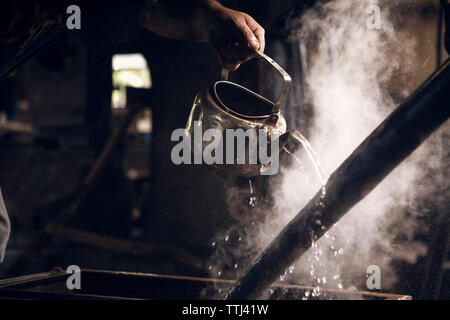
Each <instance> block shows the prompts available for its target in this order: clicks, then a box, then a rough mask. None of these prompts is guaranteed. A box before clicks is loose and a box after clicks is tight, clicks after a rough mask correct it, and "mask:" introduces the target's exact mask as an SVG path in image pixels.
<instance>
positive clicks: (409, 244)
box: [211, 0, 443, 295]
mask: <svg viewBox="0 0 450 320" xmlns="http://www.w3.org/2000/svg"><path fill="white" fill-rule="evenodd" d="M399 2H400V1H399ZM373 4H377V1H373V0H337V1H336V0H335V1H331V2H328V3H326V4H321V5H317V6H315V7H314V8H312V9H310V10H309V11H308V12H306V13H305V14H304V15H303V16H302V17H301V19H300V20H299V21H295V22H296V23H297V26H298V28H297V29H295V28H294V30H295V32H293V35H292V37H294V38H298V39H300V40H301V41H303V42H306V43H307V46H308V57H303V58H304V59H306V60H307V63H306V64H307V70H306V71H305V74H304V75H303V76H304V81H305V84H306V88H305V89H306V92H307V100H308V102H309V104H310V105H312V106H313V119H312V122H311V123H312V128H311V129H310V130H309V132H311V134H310V136H309V137H307V138H308V139H309V141H310V142H311V145H312V146H313V148H314V150H315V152H316V154H317V155H318V158H319V160H320V162H321V166H322V168H323V169H324V171H325V172H326V173H327V174H331V173H332V172H333V171H334V170H335V169H336V168H337V167H338V166H339V165H340V164H341V163H342V162H343V160H345V159H346V158H347V157H348V156H349V155H350V154H351V153H352V151H353V150H354V149H355V148H356V147H357V146H358V145H359V144H360V143H361V142H362V141H363V140H364V139H365V138H366V137H367V136H368V135H369V134H370V133H371V132H372V131H373V130H374V129H375V128H376V127H377V126H378V125H379V124H380V123H381V122H382V120H383V119H384V118H385V117H386V116H387V115H389V113H390V112H391V111H392V110H394V109H395V107H396V106H397V105H398V101H399V100H400V101H402V100H403V99H404V98H405V97H406V96H407V95H409V94H410V93H411V92H410V90H409V89H407V86H405V87H404V88H402V87H401V85H402V84H401V83H403V82H401V81H400V80H405V79H408V77H409V76H412V75H413V74H414V69H415V68H416V65H417V64H418V61H417V59H418V57H417V53H416V52H417V46H418V45H420V44H418V43H417V41H416V39H415V38H413V37H411V35H410V34H408V33H407V32H404V31H399V30H396V29H395V24H394V21H391V18H390V17H391V16H394V15H392V14H391V10H393V5H392V4H391V2H385V1H383V2H381V1H379V3H378V4H379V7H380V8H381V12H382V20H381V28H382V29H381V30H371V29H369V28H368V27H367V20H368V19H369V18H370V16H371V13H369V12H368V11H367V9H368V8H369V7H370V6H371V5H373ZM393 79H394V81H393ZM395 81H398V86H397V87H393V84H394V85H395V84H396V82H395ZM394 95H395V97H396V99H397V101H394V99H393V98H392V96H394ZM299 129H300V131H302V130H301V128H299ZM441 147H442V141H441V140H439V136H438V134H434V135H433V136H432V137H431V138H430V139H429V140H428V141H427V142H426V143H424V145H422V146H421V147H420V148H419V149H418V150H416V151H415V152H414V153H413V154H412V155H411V156H410V157H409V158H408V159H407V160H406V161H405V162H404V163H402V164H401V165H400V166H399V167H398V168H397V169H396V170H395V171H394V172H392V173H391V174H390V175H389V176H388V177H387V178H386V179H385V180H384V181H383V182H382V183H381V184H380V185H379V186H378V187H377V188H376V189H375V190H374V191H373V192H371V193H370V194H369V195H368V196H367V197H366V198H365V199H364V200H362V201H361V202H360V203H359V204H357V205H356V206H355V207H354V208H353V209H352V210H351V211H350V212H349V213H347V214H346V215H345V216H344V218H342V219H341V221H340V222H339V223H338V224H337V225H336V226H334V227H333V228H332V229H331V230H330V231H329V232H327V233H326V235H325V236H324V237H322V238H321V239H320V240H319V241H318V242H317V243H315V244H314V245H313V248H312V249H311V250H309V251H308V252H307V253H306V254H305V255H304V256H302V257H301V258H300V259H299V260H298V261H297V262H296V264H295V266H293V267H292V268H290V269H288V270H287V271H286V274H285V275H284V276H281V278H280V280H282V281H284V280H287V279H289V280H291V281H293V282H296V283H299V284H304V285H312V286H317V287H321V288H323V287H331V288H349V287H353V286H354V287H357V288H358V289H362V290H364V289H367V288H365V279H366V268H367V267H368V266H370V265H372V264H376V265H378V266H379V267H380V268H381V272H382V278H381V282H382V290H383V289H384V290H388V289H391V288H392V286H393V284H394V281H395V279H396V277H395V270H394V269H393V268H392V267H391V261H392V259H393V258H395V259H401V260H405V261H407V262H409V263H415V262H416V261H417V258H418V257H419V256H420V255H424V254H425V253H426V250H427V247H426V246H425V245H424V244H422V243H421V242H418V241H415V240H414V236H415V234H416V233H417V232H419V231H420V232H424V231H426V230H422V229H421V228H424V227H422V226H421V225H420V223H419V220H418V218H419V217H420V216H421V215H423V214H424V212H422V211H420V210H419V209H418V199H419V198H421V197H422V198H423V197H424V196H426V195H430V194H432V193H433V192H436V191H437V190H439V184H437V183H436V179H438V177H437V176H432V175H431V173H433V172H439V168H440V167H441V165H443V163H442V160H441V158H439V152H438V151H439V148H441ZM298 156H299V157H300V160H301V162H302V163H304V164H305V168H303V170H301V169H300V168H299V167H300V166H299V163H297V162H294V163H293V165H292V166H291V167H290V168H284V169H283V170H282V174H283V179H282V183H281V185H279V186H278V189H277V190H276V191H275V192H274V199H275V208H274V210H272V212H270V213H264V214H263V213H260V214H261V215H263V216H264V219H263V220H264V221H263V222H258V221H256V222H255V221H253V224H251V223H250V224H249V223H248V221H244V222H243V223H242V225H240V226H234V227H233V228H231V229H229V230H227V231H226V232H224V233H223V234H221V235H219V236H218V238H224V239H225V237H226V236H227V235H228V236H229V237H233V236H234V237H236V238H241V240H239V241H238V243H236V245H235V246H234V245H233V246H227V244H226V243H225V242H223V241H222V242H220V241H219V242H217V243H215V244H214V245H216V246H217V247H218V250H217V251H216V254H215V255H214V257H213V258H212V266H211V276H212V277H215V278H217V277H220V275H218V272H220V274H222V271H224V270H225V269H227V265H228V269H230V270H231V269H233V266H235V264H236V263H239V266H238V267H236V268H234V269H236V270H237V273H239V272H242V271H243V270H244V269H245V267H247V266H248V265H249V264H250V263H251V261H252V260H253V259H254V258H255V255H256V254H258V253H259V252H261V250H263V249H264V248H265V247H266V246H267V245H268V244H269V243H270V241H271V240H272V239H273V238H274V237H275V236H276V235H277V234H278V232H279V231H280V230H281V229H282V228H283V227H284V226H285V225H286V224H287V223H288V222H289V221H290V220H291V219H292V218H293V217H294V216H295V215H296V214H297V213H298V212H299V211H300V209H302V208H303V206H304V205H305V204H306V203H307V202H308V201H309V199H310V198H311V197H312V196H313V195H314V194H315V193H316V192H317V191H318V190H319V189H320V182H319V179H317V177H315V176H314V175H315V174H314V173H313V170H312V169H311V168H310V167H308V165H307V162H308V161H309V160H308V159H307V158H305V155H304V153H300V154H299V155H298ZM433 182H434V184H433ZM231 210H233V208H231ZM244 226H245V227H244ZM244 229H245V231H244ZM227 241H229V240H227ZM241 265H242V267H241ZM231 274H232V273H231ZM235 276H236V274H235V275H234V277H235ZM309 294H320V290H316V291H314V292H310V293H308V295H309Z"/></svg>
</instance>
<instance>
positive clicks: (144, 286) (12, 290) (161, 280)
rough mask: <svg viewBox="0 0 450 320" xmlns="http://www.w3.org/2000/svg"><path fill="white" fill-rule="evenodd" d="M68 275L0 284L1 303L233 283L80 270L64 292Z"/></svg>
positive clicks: (298, 291)
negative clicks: (77, 282) (76, 285)
mask: <svg viewBox="0 0 450 320" xmlns="http://www.w3.org/2000/svg"><path fill="white" fill-rule="evenodd" d="M68 276H70V274H67V273H66V271H65V270H63V269H61V268H57V269H54V270H53V271H51V272H47V273H40V274H34V275H27V276H22V277H16V278H11V279H3V280H0V299H13V298H20V299H114V300H116V299H189V300H190V299H201V298H204V297H203V296H202V291H203V290H204V289H206V288H208V287H215V288H226V287H228V286H229V285H230V284H232V283H234V280H227V279H212V278H202V277H189V276H179V275H161V274H151V273H136V272H121V271H109V270H92V269H81V281H82V286H81V290H69V289H67V285H66V280H67V277H68ZM271 288H272V289H273V290H274V297H276V296H277V295H278V294H280V295H281V296H288V297H291V298H293V299H295V298H297V299H298V297H302V296H303V294H304V292H305V291H307V290H312V288H310V287H305V286H298V285H288V284H273V285H272V286H271ZM322 291H323V294H328V295H329V296H332V297H334V298H336V299H375V300H377V299H382V300H411V296H408V295H398V294H389V293H383V292H368V291H348V290H327V289H324V290H322Z"/></svg>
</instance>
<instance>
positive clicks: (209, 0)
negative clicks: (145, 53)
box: [141, 0, 224, 41]
mask: <svg viewBox="0 0 450 320" xmlns="http://www.w3.org/2000/svg"><path fill="white" fill-rule="evenodd" d="M223 9H224V7H223V6H222V5H221V4H220V3H219V2H217V1H216V0H190V1H189V0H184V1H183V0H181V1H180V0H147V1H144V3H143V5H142V9H141V10H142V11H141V23H142V25H143V26H144V27H145V28H147V29H149V30H150V31H152V32H154V33H156V34H158V35H160V36H163V37H167V38H174V39H182V40H192V41H207V39H208V30H209V29H210V27H211V24H212V23H213V20H214V15H216V14H217V15H218V14H220V11H221V10H223Z"/></svg>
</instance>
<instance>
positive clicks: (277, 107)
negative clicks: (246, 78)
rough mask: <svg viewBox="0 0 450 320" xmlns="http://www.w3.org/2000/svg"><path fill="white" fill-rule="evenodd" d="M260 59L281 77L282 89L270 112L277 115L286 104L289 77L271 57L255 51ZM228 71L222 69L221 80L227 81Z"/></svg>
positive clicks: (289, 84) (289, 83) (289, 82)
mask: <svg viewBox="0 0 450 320" xmlns="http://www.w3.org/2000/svg"><path fill="white" fill-rule="evenodd" d="M255 52H256V53H257V54H258V55H259V56H260V57H262V58H264V59H265V60H266V61H267V62H269V63H270V64H271V65H272V67H274V68H275V69H277V71H278V72H279V73H281V75H282V76H283V87H282V88H281V93H280V96H279V97H278V100H277V101H276V102H275V105H274V106H273V109H272V112H273V113H278V112H279V111H280V108H281V106H282V105H283V104H284V103H285V102H286V98H287V95H288V93H289V88H290V86H291V76H290V75H289V74H288V73H287V72H286V71H284V69H283V68H282V67H281V66H280V65H279V64H278V63H276V62H275V61H274V60H273V59H272V58H271V57H269V56H268V55H266V54H265V53H263V52H261V51H259V50H256V51H255ZM229 73H230V71H229V70H226V69H222V73H221V77H220V78H221V80H224V81H228V75H229Z"/></svg>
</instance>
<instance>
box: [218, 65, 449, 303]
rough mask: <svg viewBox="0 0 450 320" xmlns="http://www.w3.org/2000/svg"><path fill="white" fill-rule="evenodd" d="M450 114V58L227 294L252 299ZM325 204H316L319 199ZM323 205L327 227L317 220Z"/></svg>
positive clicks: (382, 126) (376, 133) (358, 149)
mask: <svg viewBox="0 0 450 320" xmlns="http://www.w3.org/2000/svg"><path fill="white" fill-rule="evenodd" d="M449 116H450V60H447V61H446V62H445V63H444V64H443V65H442V67H441V68H440V69H439V70H437V71H436V72H435V73H433V74H432V75H431V76H430V77H429V78H428V79H427V80H426V81H425V82H424V83H423V84H422V85H421V86H420V87H419V88H418V89H417V90H416V91H415V92H414V93H413V94H412V95H411V96H410V97H409V98H408V99H407V100H406V101H405V102H404V103H403V104H402V105H401V106H400V107H398V108H397V109H396V110H395V111H394V112H392V113H391V114H390V115H389V117H387V118H386V119H385V120H384V121H383V122H382V123H381V124H380V125H379V126H378V127H377V128H376V129H375V130H374V131H373V132H372V134H371V135H370V136H369V137H367V138H366V140H365V141H364V142H363V143H362V144H361V145H360V146H359V147H358V148H357V149H356V150H355V151H354V152H353V153H352V154H351V155H350V156H349V157H348V158H347V159H346V160H345V161H344V162H343V163H342V164H341V165H340V167H339V168H338V169H337V170H336V171H335V172H334V173H333V174H332V175H331V177H330V179H329V180H328V182H327V184H326V194H325V196H323V195H322V193H321V191H322V190H319V192H318V193H317V194H316V195H315V196H314V197H313V198H312V199H311V200H310V202H309V203H308V204H307V205H306V206H305V207H304V208H303V209H302V210H301V211H300V212H299V213H298V214H297V215H296V216H295V217H294V219H292V220H291V222H289V224H288V225H287V226H286V227H285V228H284V229H283V230H282V231H281V232H280V233H279V234H278V236H277V237H276V238H275V239H274V240H273V241H272V243H271V244H270V245H269V246H268V247H267V248H266V249H265V250H264V251H263V252H262V253H261V254H260V256H259V257H258V258H257V259H256V261H255V262H254V264H253V265H252V266H250V267H249V268H248V269H247V271H246V272H245V273H244V274H243V275H242V276H241V278H240V279H239V280H238V281H237V282H236V283H235V284H234V286H233V287H232V288H231V289H230V290H229V292H228V294H227V297H226V298H227V299H229V300H236V299H254V298H257V297H259V296H260V295H261V294H262V293H263V291H264V290H265V289H266V288H268V287H269V286H270V284H271V283H272V282H274V280H275V279H276V278H277V277H278V276H279V275H280V274H283V272H284V271H285V269H286V268H287V267H288V266H290V265H291V264H292V263H293V262H294V261H295V260H296V259H297V258H298V257H300V256H301V255H302V254H303V253H305V252H306V251H307V250H308V249H309V248H310V247H311V243H312V236H315V237H316V238H317V239H319V238H320V237H321V236H322V235H323V234H324V233H325V232H326V231H327V230H328V229H329V228H331V227H332V226H333V225H334V224H335V223H336V222H337V221H339V219H340V218H341V217H342V216H343V215H344V214H345V213H346V212H347V211H349V210H350V209H351V208H352V207H353V206H354V205H355V204H356V203H358V202H359V201H360V200H361V199H363V198H364V197H365V196H366V195H367V194H368V193H369V192H370V191H372V190H373V189H374V188H375V187H376V186H377V185H378V184H379V183H380V182H381V181H382V180H383V179H384V178H385V177H386V176H387V175H388V174H389V173H390V172H391V171H392V170H394V168H395V167H397V166H398V165H399V164H400V163H401V162H402V161H403V160H404V159H405V158H406V157H408V155H410V154H411V153H412V152H413V151H414V150H415V149H416V148H417V147H418V146H419V145H420V144H421V143H422V142H423V141H424V140H425V139H426V138H427V137H428V136H429V135H430V134H431V133H432V132H433V131H435V130H436V129H438V128H439V126H440V125H441V124H443V123H444V122H445V121H446V120H447V119H448V117H449ZM319 201H320V202H321V203H322V204H323V207H318V206H317V204H318V202H319ZM319 209H320V211H319V213H320V219H321V221H322V225H323V226H324V228H316V227H317V225H316V224H314V223H313V222H314V220H315V219H317V216H316V215H317V213H318V210H319Z"/></svg>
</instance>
